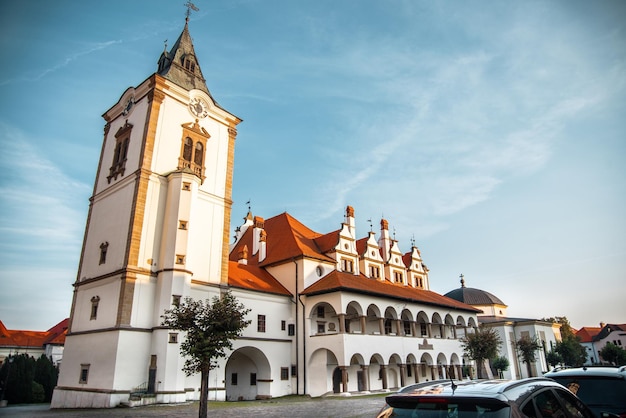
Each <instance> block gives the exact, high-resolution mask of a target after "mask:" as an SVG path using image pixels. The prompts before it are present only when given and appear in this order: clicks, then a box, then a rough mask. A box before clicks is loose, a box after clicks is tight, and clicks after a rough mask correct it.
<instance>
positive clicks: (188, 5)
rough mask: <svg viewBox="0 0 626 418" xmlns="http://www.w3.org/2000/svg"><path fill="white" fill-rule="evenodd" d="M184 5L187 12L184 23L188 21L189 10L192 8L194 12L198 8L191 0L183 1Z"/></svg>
mask: <svg viewBox="0 0 626 418" xmlns="http://www.w3.org/2000/svg"><path fill="white" fill-rule="evenodd" d="M185 6H186V7H187V13H186V15H185V23H188V22H189V15H190V14H191V11H192V10H193V11H194V12H197V11H198V10H200V9H198V8H197V7H196V5H195V4H193V3H192V2H191V0H189V1H187V3H185Z"/></svg>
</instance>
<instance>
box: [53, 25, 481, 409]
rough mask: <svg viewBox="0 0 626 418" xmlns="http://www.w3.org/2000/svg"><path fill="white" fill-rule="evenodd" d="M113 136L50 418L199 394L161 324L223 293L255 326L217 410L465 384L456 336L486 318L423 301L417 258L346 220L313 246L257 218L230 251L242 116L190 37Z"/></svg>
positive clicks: (136, 94)
mask: <svg viewBox="0 0 626 418" xmlns="http://www.w3.org/2000/svg"><path fill="white" fill-rule="evenodd" d="M103 117H104V119H105V121H106V125H105V128H104V139H103V145H102V152H101V155H100V160H99V164H98V170H97V175H96V179H95V184H94V189H93V195H92V197H91V199H90V207H89V214H88V218H87V224H86V228H85V235H84V242H83V248H82V253H81V257H80V264H79V268H78V274H77V278H76V281H75V283H74V298H73V301H72V307H71V317H70V321H69V332H68V334H67V339H66V345H65V353H64V360H63V364H62V367H61V370H60V376H59V381H58V386H57V388H56V389H55V392H54V396H53V400H52V407H53V408H69V407H72V408H74V407H95V408H103V407H115V406H117V405H119V404H121V403H128V402H131V394H134V393H137V392H138V391H139V390H141V391H142V392H145V393H147V394H149V395H151V396H152V400H153V401H156V402H163V403H173V402H184V401H187V400H190V399H197V398H198V396H199V387H200V381H199V376H197V375H194V376H190V377H188V376H185V374H184V372H183V371H182V367H183V363H184V358H182V357H181V355H180V343H181V342H182V341H183V339H184V335H183V334H182V333H179V332H178V331H176V330H172V329H168V328H166V327H163V326H162V325H161V321H162V318H161V315H162V314H163V312H164V311H165V310H166V309H169V308H171V307H172V306H174V305H175V304H177V303H179V302H180V301H181V300H182V299H184V298H185V297H191V298H193V299H196V300H198V299H199V300H206V299H209V300H210V299H212V298H213V297H214V296H219V295H220V294H221V293H222V292H224V291H226V290H230V291H231V292H232V293H233V295H234V296H235V297H236V298H237V299H238V300H239V301H241V302H242V303H243V304H244V305H245V306H246V307H247V308H250V309H251V312H250V314H249V316H248V318H249V319H251V320H252V323H251V325H250V326H249V327H248V328H246V329H245V331H244V333H243V337H242V338H239V339H237V340H236V341H235V342H234V347H233V351H232V353H230V354H229V356H228V357H227V358H226V359H223V360H220V361H219V362H218V366H217V368H216V369H214V370H212V371H211V373H210V376H209V387H210V399H212V400H213V399H214V400H244V399H245V400H247V399H259V398H269V397H278V396H284V395H290V394H308V395H311V396H321V395H323V394H326V393H329V392H330V393H332V392H335V393H345V394H347V393H349V392H370V391H377V390H383V391H384V390H390V389H392V388H397V387H400V386H402V385H405V384H409V383H413V382H420V381H425V380H432V379H437V378H448V377H454V378H461V377H462V366H463V364H464V361H465V360H464V359H463V354H462V349H461V344H460V338H462V337H463V336H464V335H465V334H466V333H468V332H473V331H474V329H475V327H476V326H477V313H479V312H480V310H479V309H477V308H475V307H472V306H470V305H468V304H466V303H463V302H459V301H457V300H454V299H451V298H447V297H444V296H442V295H440V294H437V293H435V292H432V291H431V290H430V282H429V274H428V268H427V267H426V266H425V265H424V263H423V260H422V258H421V254H420V252H419V250H418V249H417V248H416V247H415V246H412V247H411V249H410V250H409V251H408V252H403V251H401V250H400V247H399V245H398V242H397V241H396V240H395V239H393V238H392V237H391V236H390V234H389V227H388V223H387V221H386V220H384V219H383V220H381V224H380V225H381V228H380V234H379V235H378V237H376V234H375V233H374V232H369V233H368V234H366V235H365V236H364V237H359V236H358V234H357V231H356V228H355V215H354V209H353V208H351V207H349V206H348V207H347V208H346V212H345V217H344V219H343V222H340V224H341V226H340V228H339V229H337V230H336V231H333V232H330V233H325V234H321V233H317V232H315V231H313V230H311V229H310V228H308V227H307V226H305V225H303V224H302V223H301V222H299V221H298V220H297V219H295V218H294V217H292V216H291V215H289V214H287V213H283V214H279V215H276V216H273V217H270V218H268V219H267V220H265V219H264V218H262V217H259V216H253V215H252V213H248V215H247V216H246V217H245V218H244V222H243V224H242V225H241V226H240V227H239V228H238V229H237V231H236V236H235V241H234V243H232V244H231V243H230V235H231V234H230V219H231V207H232V200H231V199H232V187H233V184H232V180H233V167H234V150H235V139H236V135H237V130H236V129H237V125H238V124H239V123H240V122H241V119H239V118H238V117H237V116H235V115H233V114H232V113H230V112H228V111H227V110H225V109H223V108H222V107H220V106H219V105H218V104H217V103H216V101H215V100H214V99H213V97H212V95H211V94H210V92H209V90H208V88H207V86H206V82H205V80H204V78H203V76H202V72H201V69H200V65H199V61H198V59H197V56H196V54H195V51H194V47H193V43H192V40H191V36H190V34H189V30H188V25H187V23H186V24H185V27H184V29H183V31H182V33H181V35H180V37H179V38H178V40H177V41H176V43H175V44H174V46H173V47H172V49H171V50H170V51H169V52H168V51H165V52H163V54H162V55H161V57H160V59H159V61H158V69H157V72H156V73H155V74H153V75H151V76H150V77H148V78H147V79H146V80H145V81H144V82H142V83H141V84H140V85H139V86H137V87H131V88H128V89H127V90H126V91H125V92H124V93H123V94H122V96H121V97H120V99H119V101H118V102H117V103H116V104H115V105H114V106H113V107H111V108H110V109H109V110H108V111H107V112H105V114H104V115H103Z"/></svg>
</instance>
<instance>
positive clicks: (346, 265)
mask: <svg viewBox="0 0 626 418" xmlns="http://www.w3.org/2000/svg"><path fill="white" fill-rule="evenodd" d="M341 270H342V271H345V272H348V273H353V272H354V264H353V262H352V260H348V259H346V258H342V259H341Z"/></svg>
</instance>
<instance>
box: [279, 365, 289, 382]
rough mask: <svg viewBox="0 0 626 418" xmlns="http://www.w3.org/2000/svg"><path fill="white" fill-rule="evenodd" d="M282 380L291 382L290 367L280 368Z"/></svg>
mask: <svg viewBox="0 0 626 418" xmlns="http://www.w3.org/2000/svg"><path fill="white" fill-rule="evenodd" d="M280 380H289V367H281V368H280Z"/></svg>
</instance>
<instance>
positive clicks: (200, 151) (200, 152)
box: [193, 142, 204, 166]
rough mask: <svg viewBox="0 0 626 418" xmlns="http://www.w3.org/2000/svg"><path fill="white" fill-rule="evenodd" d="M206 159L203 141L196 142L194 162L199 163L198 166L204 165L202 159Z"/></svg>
mask: <svg viewBox="0 0 626 418" xmlns="http://www.w3.org/2000/svg"><path fill="white" fill-rule="evenodd" d="M203 159H204V147H203V146H202V143H200V142H197V143H196V152H195V154H194V155H193V162H194V163H195V164H196V165H198V166H202V160H203Z"/></svg>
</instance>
